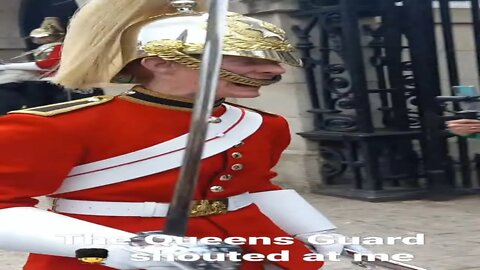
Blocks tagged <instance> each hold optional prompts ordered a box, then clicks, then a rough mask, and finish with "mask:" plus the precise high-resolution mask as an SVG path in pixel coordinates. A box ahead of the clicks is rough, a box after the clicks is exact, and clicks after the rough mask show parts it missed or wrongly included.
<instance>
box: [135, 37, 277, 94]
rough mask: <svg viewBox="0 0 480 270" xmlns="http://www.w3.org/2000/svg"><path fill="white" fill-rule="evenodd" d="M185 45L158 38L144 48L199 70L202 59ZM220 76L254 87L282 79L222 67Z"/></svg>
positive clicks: (168, 59)
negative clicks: (186, 52) (258, 76)
mask: <svg viewBox="0 0 480 270" xmlns="http://www.w3.org/2000/svg"><path fill="white" fill-rule="evenodd" d="M185 46H186V45H185V43H184V42H182V41H180V40H158V41H152V42H149V43H147V44H145V45H144V47H143V50H144V51H145V52H146V53H147V54H148V55H151V56H158V57H161V58H162V59H164V60H167V61H173V62H176V63H179V64H182V65H185V66H187V67H189V68H192V69H195V70H199V69H200V64H201V62H200V60H198V59H197V58H195V57H192V56H190V55H188V54H185V53H183V52H181V51H183V49H184V48H185ZM220 78H222V79H224V80H227V81H230V82H233V83H238V84H243V85H248V86H254V87H260V86H266V85H270V84H273V83H276V82H278V81H279V80H280V77H278V78H275V79H273V80H260V79H253V78H249V77H246V76H242V75H240V74H237V73H234V72H231V71H228V70H225V69H220Z"/></svg>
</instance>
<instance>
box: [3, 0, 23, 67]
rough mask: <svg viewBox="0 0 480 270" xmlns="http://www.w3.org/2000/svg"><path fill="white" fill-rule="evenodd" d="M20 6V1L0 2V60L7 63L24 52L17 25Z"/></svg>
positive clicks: (6, 0)
mask: <svg viewBox="0 0 480 270" xmlns="http://www.w3.org/2000/svg"><path fill="white" fill-rule="evenodd" d="M20 4H21V0H0V60H4V61H8V59H10V58H12V57H14V56H16V55H18V54H20V53H22V52H23V51H24V50H25V42H24V39H23V38H22V37H21V36H20V28H19V23H18V16H19V11H20Z"/></svg>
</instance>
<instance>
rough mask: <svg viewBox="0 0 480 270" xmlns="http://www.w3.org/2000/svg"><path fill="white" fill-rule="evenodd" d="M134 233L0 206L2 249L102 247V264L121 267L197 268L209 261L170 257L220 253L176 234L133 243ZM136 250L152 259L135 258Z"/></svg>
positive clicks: (57, 252)
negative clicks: (103, 254)
mask: <svg viewBox="0 0 480 270" xmlns="http://www.w3.org/2000/svg"><path fill="white" fill-rule="evenodd" d="M157 235H159V236H162V235H161V234H157ZM134 236H137V235H136V234H133V233H129V232H125V231H121V230H117V229H113V228H109V227H105V226H101V225H98V224H94V223H90V222H86V221H83V220H79V219H75V218H71V217H67V216H64V215H59V214H56V213H52V212H47V211H44V210H40V209H37V208H34V207H15V208H7V209H2V210H0V249H5V250H11V251H21V252H29V253H37V254H45V255H53V256H62V257H73V258H74V257H76V251H77V250H79V249H92V248H98V249H105V250H107V251H108V256H107V259H106V260H105V261H104V262H103V264H104V265H105V266H108V267H112V268H115V269H122V270H127V269H162V270H166V269H197V268H198V267H197V264H200V265H201V264H203V265H206V264H209V262H205V261H203V260H198V261H196V262H192V263H189V262H182V261H174V260H173V259H177V258H178V256H179V255H182V254H198V255H202V254H206V253H223V251H218V250H215V246H213V247H206V246H202V245H196V244H195V243H190V242H189V241H182V240H183V238H180V237H175V236H168V237H171V238H169V239H168V240H169V241H166V243H158V241H155V242H153V243H150V244H145V245H141V246H138V245H137V246H136V245H132V244H131V243H130V238H132V237H134ZM92 239H93V241H92ZM170 239H172V241H170ZM138 254H143V258H151V259H148V260H138V259H135V258H138V257H135V256H136V255H138ZM154 255H156V256H157V257H156V259H155V257H154ZM165 258H168V260H165ZM171 258H173V259H171ZM226 263H227V264H228V262H226ZM210 264H215V263H210ZM209 266H210V267H211V268H209V269H233V268H229V267H230V265H227V266H225V265H220V264H219V266H218V268H215V267H216V265H214V267H212V265H209ZM198 269H202V268H198Z"/></svg>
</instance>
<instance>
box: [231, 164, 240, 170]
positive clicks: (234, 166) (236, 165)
mask: <svg viewBox="0 0 480 270" xmlns="http://www.w3.org/2000/svg"><path fill="white" fill-rule="evenodd" d="M232 170H234V171H241V170H243V164H233V165H232Z"/></svg>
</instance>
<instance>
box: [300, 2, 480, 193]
mask: <svg viewBox="0 0 480 270" xmlns="http://www.w3.org/2000/svg"><path fill="white" fill-rule="evenodd" d="M432 2H433V1H431V0H403V1H402V0H323V1H322V0H299V6H300V9H299V10H298V11H297V12H295V14H294V15H295V16H296V17H299V18H301V19H302V22H304V23H303V24H302V25H299V26H295V27H294V31H295V33H296V35H297V37H298V40H299V42H298V44H297V47H298V48H299V49H300V51H301V53H302V57H303V60H304V62H305V67H304V68H305V74H306V79H307V84H308V89H309V94H310V97H311V101H312V108H313V109H311V110H310V112H311V113H313V114H314V116H315V117H314V119H315V129H314V130H313V131H309V132H303V133H301V135H302V136H303V137H305V138H307V139H310V140H313V141H317V142H318V143H319V144H320V149H321V155H322V157H323V167H322V170H321V174H322V176H323V179H324V184H323V185H322V186H318V188H317V189H316V191H318V192H321V193H324V194H330V195H336V196H344V197H351V198H358V199H363V200H371V201H382V200H403V199H413V198H425V197H427V196H436V197H443V196H451V195H457V194H465V193H467V194H468V193H471V192H475V188H474V185H473V184H472V179H471V171H472V168H471V167H472V166H471V164H472V162H473V161H472V160H471V157H470V156H469V154H468V141H467V140H466V139H465V138H453V136H452V135H451V134H449V133H448V132H447V131H445V124H444V120H445V119H446V118H445V117H444V113H443V109H444V108H445V106H443V105H442V104H441V103H439V102H438V101H437V99H436V97H437V96H440V95H441V89H440V87H441V86H440V76H439V71H438V59H437V42H436V38H435V27H436V26H435V22H434V18H433V8H432V4H433V3H432ZM449 2H453V1H449V0H440V1H438V4H439V5H440V14H441V23H442V30H443V40H444V42H445V44H444V45H445V51H446V57H447V59H446V62H447V63H448V74H449V81H450V84H451V86H455V85H459V84H460V81H459V74H458V68H457V61H456V55H455V46H454V37H453V31H452V22H451V18H450V16H451V14H450V12H451V10H450V7H449ZM462 2H466V1H462ZM469 2H471V6H472V8H471V14H472V17H473V21H472V24H473V29H474V35H475V42H476V46H477V61H478V63H479V64H480V54H479V52H480V19H479V7H478V0H471V1H469ZM479 74H480V72H479ZM453 109H456V110H459V108H458V106H457V105H454V108H453ZM449 137H452V138H451V139H450V140H456V146H457V147H458V152H459V155H458V158H455V159H453V158H452V157H451V155H450V154H449V147H448V139H449ZM474 160H478V158H477V159H474ZM477 167H478V166H477ZM458 176H459V177H460V178H461V179H457V178H458Z"/></svg>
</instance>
